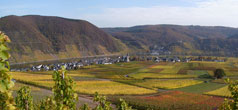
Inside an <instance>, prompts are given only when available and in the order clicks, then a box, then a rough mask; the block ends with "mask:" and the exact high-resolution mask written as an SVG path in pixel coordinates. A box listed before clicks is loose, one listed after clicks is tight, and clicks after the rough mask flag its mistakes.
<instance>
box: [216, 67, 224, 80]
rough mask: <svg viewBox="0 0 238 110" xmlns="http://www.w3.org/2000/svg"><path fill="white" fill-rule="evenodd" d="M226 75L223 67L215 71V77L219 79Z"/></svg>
mask: <svg viewBox="0 0 238 110" xmlns="http://www.w3.org/2000/svg"><path fill="white" fill-rule="evenodd" d="M224 76H226V73H225V72H224V70H223V69H216V70H215V71H214V77H215V78H217V79H221V78H223V77H224Z"/></svg>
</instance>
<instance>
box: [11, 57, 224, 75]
mask: <svg viewBox="0 0 238 110" xmlns="http://www.w3.org/2000/svg"><path fill="white" fill-rule="evenodd" d="M130 61H153V62H173V63H175V62H190V61H211V62H225V59H222V60H221V59H212V58H209V57H207V58H203V57H196V58H195V57H191V58H181V57H176V56H173V57H168V56H131V57H130V55H129V54H127V55H123V56H116V57H115V56H113V57H109V56H108V57H95V58H83V59H80V60H78V61H77V60H76V61H71V62H64V63H52V64H39V65H34V66H31V67H27V68H12V69H11V70H10V71H22V72H26V71H33V72H34V71H56V70H59V69H61V67H62V66H64V67H65V68H66V69H67V70H78V69H81V68H83V67H84V66H89V65H97V64H103V65H109V64H115V63H119V62H125V63H126V62H130Z"/></svg>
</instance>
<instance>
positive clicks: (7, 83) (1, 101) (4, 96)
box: [0, 31, 16, 110]
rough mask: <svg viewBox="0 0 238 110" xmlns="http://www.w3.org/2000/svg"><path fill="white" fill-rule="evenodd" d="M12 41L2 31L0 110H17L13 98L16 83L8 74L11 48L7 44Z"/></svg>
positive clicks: (0, 33) (0, 46)
mask: <svg viewBox="0 0 238 110" xmlns="http://www.w3.org/2000/svg"><path fill="white" fill-rule="evenodd" d="M9 42H10V39H9V38H8V36H7V35H5V34H4V33H2V32H1V31H0V110H15V109H16V108H15V106H14V104H15V103H14V98H13V96H12V88H13V86H14V82H13V81H12V77H11V75H10V74H8V73H7V72H8V71H9V69H10V66H9V62H8V59H9V57H10V55H9V54H8V50H9V48H8V47H7V45H6V43H9Z"/></svg>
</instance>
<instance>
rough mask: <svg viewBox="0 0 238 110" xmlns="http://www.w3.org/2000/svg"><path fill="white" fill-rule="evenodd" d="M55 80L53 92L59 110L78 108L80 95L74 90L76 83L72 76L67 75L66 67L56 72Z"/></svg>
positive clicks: (74, 109)
mask: <svg viewBox="0 0 238 110" xmlns="http://www.w3.org/2000/svg"><path fill="white" fill-rule="evenodd" d="M53 80H54V81H55V85H54V87H53V92H54V100H55V101H56V105H57V110H76V102H77V99H78V96H77V94H76V93H75V91H74V85H75V83H74V81H73V79H72V78H71V77H70V76H67V71H66V70H65V67H62V69H61V70H59V71H55V72H54V74H53Z"/></svg>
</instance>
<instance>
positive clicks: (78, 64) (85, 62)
mask: <svg viewBox="0 0 238 110" xmlns="http://www.w3.org/2000/svg"><path fill="white" fill-rule="evenodd" d="M119 62H130V56H129V55H125V56H119V57H101V58H84V59H80V60H79V61H72V62H67V63H54V64H40V65H34V66H31V67H29V68H12V69H11V71H56V70H59V69H61V67H63V66H64V67H65V68H66V69H67V70H77V69H80V68H83V67H84V66H89V65H94V64H103V65H109V64H114V63H119Z"/></svg>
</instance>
